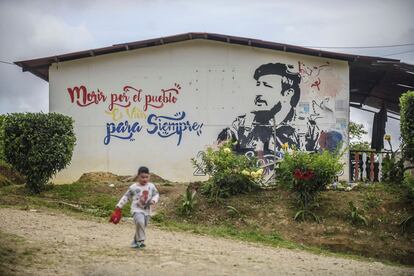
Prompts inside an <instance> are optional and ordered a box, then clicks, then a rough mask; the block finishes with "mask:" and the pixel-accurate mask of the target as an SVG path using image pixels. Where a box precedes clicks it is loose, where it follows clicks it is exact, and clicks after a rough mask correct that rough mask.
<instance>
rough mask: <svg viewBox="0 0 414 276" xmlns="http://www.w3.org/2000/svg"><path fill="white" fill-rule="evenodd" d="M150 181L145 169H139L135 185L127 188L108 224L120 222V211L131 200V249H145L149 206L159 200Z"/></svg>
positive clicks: (155, 189) (147, 171)
mask: <svg viewBox="0 0 414 276" xmlns="http://www.w3.org/2000/svg"><path fill="white" fill-rule="evenodd" d="M149 180H150V173H149V169H148V168H147V167H140V168H139V169H138V174H137V176H136V178H135V181H137V182H135V183H133V184H132V185H131V186H129V188H128V191H127V192H126V193H125V194H124V195H123V196H122V197H121V199H120V200H119V202H118V204H117V205H116V208H115V211H114V212H113V214H112V216H111V219H110V220H109V221H110V222H113V223H114V224H117V223H118V222H119V221H120V220H121V209H122V207H124V205H125V204H126V203H127V202H128V201H129V200H130V199H132V202H131V214H132V216H133V218H134V222H135V235H134V239H133V240H132V242H131V247H133V248H143V247H145V243H144V242H145V239H146V236H145V228H146V227H147V225H148V220H149V217H150V215H151V206H154V205H155V204H156V203H157V202H158V200H159V193H158V190H157V188H156V187H155V185H154V184H153V183H152V182H149Z"/></svg>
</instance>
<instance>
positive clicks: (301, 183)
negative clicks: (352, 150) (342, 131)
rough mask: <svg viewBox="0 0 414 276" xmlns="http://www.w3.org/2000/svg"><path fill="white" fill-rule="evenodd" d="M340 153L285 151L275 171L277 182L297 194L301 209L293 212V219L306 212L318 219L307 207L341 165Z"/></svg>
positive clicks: (314, 204)
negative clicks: (294, 213) (277, 177)
mask: <svg viewBox="0 0 414 276" xmlns="http://www.w3.org/2000/svg"><path fill="white" fill-rule="evenodd" d="M341 155H342V154H339V153H338V152H330V151H328V150H325V151H323V152H321V153H307V152H303V151H292V152H285V156H284V158H283V160H282V161H281V162H280V164H279V167H278V169H277V173H278V176H279V182H280V183H281V184H282V185H284V186H286V187H288V188H289V189H291V190H292V191H293V192H295V194H296V196H297V198H298V201H299V204H300V208H301V209H300V210H299V211H298V212H297V213H296V215H295V219H299V218H303V219H305V217H306V215H310V216H311V217H312V218H314V219H315V220H318V219H317V217H316V215H315V214H314V213H312V212H311V211H310V208H311V207H315V206H317V202H316V200H317V196H318V194H319V193H320V192H321V191H322V190H325V189H326V186H327V185H328V184H330V183H331V182H333V181H334V179H335V176H336V175H337V174H338V173H339V172H340V171H341V170H342V166H343V165H342V164H341V162H340V161H339V160H340V157H341Z"/></svg>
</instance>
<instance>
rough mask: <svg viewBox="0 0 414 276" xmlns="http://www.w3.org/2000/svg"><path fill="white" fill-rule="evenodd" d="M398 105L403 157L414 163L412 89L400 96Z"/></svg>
mask: <svg viewBox="0 0 414 276" xmlns="http://www.w3.org/2000/svg"><path fill="white" fill-rule="evenodd" d="M400 107H401V112H400V116H401V121H400V129H401V138H402V140H403V151H402V152H403V157H404V159H405V160H407V161H410V162H411V163H414V91H408V92H407V93H404V94H403V95H402V96H401V97H400Z"/></svg>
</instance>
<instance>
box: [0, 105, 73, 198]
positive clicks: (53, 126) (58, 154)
mask: <svg viewBox="0 0 414 276" xmlns="http://www.w3.org/2000/svg"><path fill="white" fill-rule="evenodd" d="M4 141H5V148H4V152H5V157H6V161H7V162H8V163H10V164H11V165H12V166H13V167H14V168H15V169H16V170H17V171H18V172H20V173H21V174H23V175H25V176H26V180H27V182H26V185H27V186H28V188H29V189H30V190H31V191H32V192H33V193H39V192H40V191H41V190H42V188H43V187H44V185H45V184H46V183H47V181H48V180H49V178H50V177H52V176H53V175H54V174H56V173H57V172H58V171H60V170H62V169H64V168H65V167H66V166H67V165H68V164H69V163H70V160H71V158H72V153H73V148H74V146H75V141H76V137H75V134H74V131H73V119H72V118H71V117H69V116H65V115H62V114H57V113H48V114H44V113H12V114H9V115H7V116H6V118H5V120H4Z"/></svg>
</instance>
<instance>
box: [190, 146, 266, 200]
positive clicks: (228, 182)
mask: <svg viewBox="0 0 414 276" xmlns="http://www.w3.org/2000/svg"><path fill="white" fill-rule="evenodd" d="M192 162H193V165H194V166H195V167H196V168H198V169H200V170H201V171H203V172H204V173H205V174H207V175H209V176H210V179H209V180H208V181H206V182H205V184H204V185H203V187H202V192H203V193H204V194H206V195H208V197H209V198H210V199H214V200H217V199H218V198H223V197H228V196H231V195H236V194H240V193H247V192H250V191H252V190H253V189H254V188H257V187H258V184H259V183H260V180H261V178H262V174H263V170H262V169H260V168H258V167H257V166H256V160H255V159H254V158H252V159H249V158H247V157H246V156H245V155H241V154H237V153H235V152H234V151H232V150H231V143H230V142H227V143H226V144H224V145H223V146H222V147H220V148H219V149H218V150H213V149H212V148H208V149H207V150H206V151H205V152H203V155H202V159H201V161H196V160H195V159H192Z"/></svg>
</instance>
